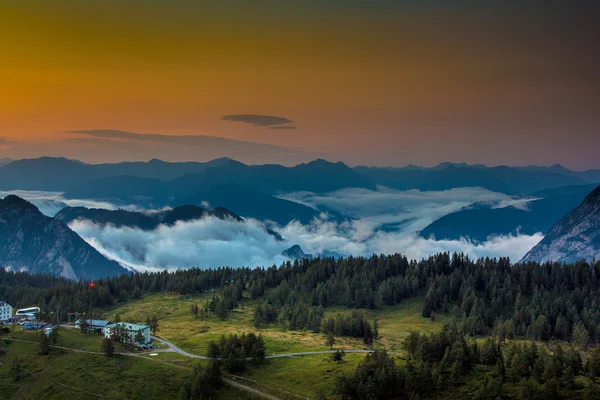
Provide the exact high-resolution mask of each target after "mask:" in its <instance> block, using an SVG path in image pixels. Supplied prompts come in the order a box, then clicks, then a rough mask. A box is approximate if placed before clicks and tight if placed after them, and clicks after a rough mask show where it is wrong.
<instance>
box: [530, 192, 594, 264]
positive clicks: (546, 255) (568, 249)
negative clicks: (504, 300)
mask: <svg viewBox="0 0 600 400" xmlns="http://www.w3.org/2000/svg"><path fill="white" fill-rule="evenodd" d="M594 259H595V260H598V259H600V186H599V187H597V188H596V189H595V190H594V191H592V192H591V193H590V194H589V195H587V196H586V197H585V199H584V200H583V202H582V203H581V204H580V205H579V206H578V207H576V208H575V209H573V210H571V211H569V212H568V213H567V214H566V215H565V216H564V217H563V218H561V219H560V220H559V221H558V222H557V223H556V224H554V225H553V226H552V228H550V230H549V231H548V233H547V234H546V236H545V237H544V239H542V241H541V242H540V243H538V244H537V245H536V246H535V247H534V248H533V249H531V250H530V251H529V252H528V253H527V254H526V255H525V257H523V260H522V261H523V262H528V261H536V262H546V261H558V262H565V263H568V262H575V261H579V260H588V261H591V260H594Z"/></svg>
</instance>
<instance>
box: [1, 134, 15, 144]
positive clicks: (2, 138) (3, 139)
mask: <svg viewBox="0 0 600 400" xmlns="http://www.w3.org/2000/svg"><path fill="white" fill-rule="evenodd" d="M12 143H14V142H13V141H12V140H10V139H7V138H5V137H2V136H0V146H4V145H7V144H12Z"/></svg>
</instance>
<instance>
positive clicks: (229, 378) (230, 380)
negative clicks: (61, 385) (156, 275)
mask: <svg viewBox="0 0 600 400" xmlns="http://www.w3.org/2000/svg"><path fill="white" fill-rule="evenodd" d="M151 338H152V340H155V341H157V342H160V343H162V344H163V345H165V346H167V347H168V349H156V350H152V352H153V353H166V352H175V353H177V354H180V355H182V356H184V357H188V358H194V359H199V360H208V359H209V358H208V357H206V356H200V355H197V354H192V353H188V352H187V351H185V350H182V349H180V348H179V347H177V346H176V345H174V344H173V343H171V342H169V341H168V340H165V339H162V338H159V337H157V336H151ZM11 340H13V341H15V342H23V343H32V344H38V343H37V342H34V341H31V340H20V339H11ZM49 347H51V348H55V349H61V350H67V351H72V352H74V353H84V354H94V355H104V353H102V352H99V351H91V350H82V349H74V348H71V347H63V346H55V345H50V346H49ZM336 351H337V350H322V351H304V352H299V353H283V354H273V355H270V356H266V357H265V359H276V358H286V357H299V356H310V355H319V354H332V353H335V352H336ZM373 351H374V350H365V349H356V350H344V352H345V353H361V354H368V353H373ZM114 354H118V355H121V356H128V357H137V358H143V359H145V360H149V359H151V358H148V357H145V355H146V354H135V353H123V352H115V353H114ZM238 379H243V378H241V377H236V376H234V375H226V376H223V382H225V383H226V384H228V385H230V386H232V387H235V388H237V389H240V390H243V391H245V392H248V393H250V394H252V395H254V396H259V397H262V398H264V399H268V400H281V399H280V398H279V397H276V396H274V395H272V394H270V393H267V392H265V391H261V390H259V389H256V388H254V387H252V386H248V385H244V384H242V383H240V382H238Z"/></svg>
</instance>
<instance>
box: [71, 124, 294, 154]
mask: <svg viewBox="0 0 600 400" xmlns="http://www.w3.org/2000/svg"><path fill="white" fill-rule="evenodd" d="M67 133H73V134H77V135H85V136H92V137H95V138H104V139H112V140H129V141H138V142H162V143H171V144H178V145H184V146H189V145H193V146H199V145H206V144H210V143H212V144H220V145H222V146H234V145H237V144H239V143H245V144H250V145H260V146H267V147H270V148H273V149H276V148H279V149H283V148H281V147H278V146H273V145H269V144H263V143H253V142H246V141H243V140H234V139H227V138H222V137H217V136H205V135H163V134H154V133H133V132H125V131H119V130H112V129H94V130H77V131H67ZM288 150H289V149H288Z"/></svg>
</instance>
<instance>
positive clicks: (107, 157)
mask: <svg viewBox="0 0 600 400" xmlns="http://www.w3.org/2000/svg"><path fill="white" fill-rule="evenodd" d="M65 133H67V134H69V135H70V136H69V137H64V138H61V139H57V140H51V141H38V142H14V143H11V144H10V145H8V144H7V146H6V147H7V148H8V150H7V151H6V155H7V156H10V157H11V158H13V159H22V158H35V157H40V156H53V157H67V158H74V159H78V160H82V161H85V162H89V163H99V162H122V161H123V160H128V161H147V160H149V159H152V158H158V159H161V160H165V161H173V162H176V161H210V160H214V159H215V158H220V157H229V158H232V159H235V160H238V161H240V162H243V163H247V164H257V163H261V164H264V163H273V164H283V165H296V164H298V163H301V162H306V161H309V160H311V159H314V158H315V157H317V156H318V154H315V153H310V152H306V151H304V150H299V149H295V148H291V147H283V146H276V145H271V144H267V143H259V142H249V141H244V140H235V139H228V138H222V137H216V136H206V135H166V134H149V133H134V132H125V131H119V130H110V129H93V130H74V131H66V132H65ZM0 146H2V144H1V143H0Z"/></svg>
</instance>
